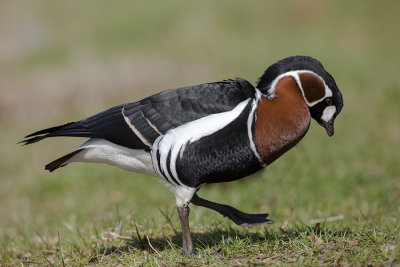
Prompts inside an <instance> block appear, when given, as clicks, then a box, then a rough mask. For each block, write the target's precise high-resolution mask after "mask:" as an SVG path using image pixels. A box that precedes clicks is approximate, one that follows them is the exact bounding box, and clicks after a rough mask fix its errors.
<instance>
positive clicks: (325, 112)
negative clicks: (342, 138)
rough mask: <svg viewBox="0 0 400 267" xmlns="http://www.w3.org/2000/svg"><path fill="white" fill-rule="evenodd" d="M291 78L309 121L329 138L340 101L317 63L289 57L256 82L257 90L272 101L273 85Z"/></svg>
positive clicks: (341, 102)
mask: <svg viewBox="0 0 400 267" xmlns="http://www.w3.org/2000/svg"><path fill="white" fill-rule="evenodd" d="M288 76H292V77H293V78H294V79H295V80H296V82H297V84H298V86H299V88H300V89H301V90H302V93H303V96H304V100H305V102H306V103H307V105H308V107H309V110H310V114H311V117H312V118H314V119H315V120H316V121H317V122H318V123H319V124H320V125H322V126H323V127H324V128H325V129H326V131H327V133H328V135H329V136H331V135H333V132H334V130H333V122H334V120H335V118H336V116H337V115H338V114H339V113H340V111H341V110H342V108H343V98H342V94H341V93H340V90H339V88H338V87H337V85H336V82H335V80H334V79H333V77H332V76H331V75H330V74H329V73H328V72H327V71H326V70H325V69H324V67H323V66H322V64H321V62H319V61H318V60H316V59H314V58H312V57H309V56H293V57H287V58H284V59H282V60H279V61H278V62H276V63H275V64H273V65H271V66H270V67H269V68H268V69H267V70H266V71H265V72H264V74H263V75H262V76H261V77H260V79H259V81H258V85H257V88H258V89H259V90H260V91H261V93H263V94H264V95H266V96H267V97H273V95H274V91H275V88H274V87H275V85H276V84H277V82H278V81H279V80H280V79H281V78H283V77H288Z"/></svg>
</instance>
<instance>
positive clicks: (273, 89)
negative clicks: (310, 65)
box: [269, 70, 333, 107]
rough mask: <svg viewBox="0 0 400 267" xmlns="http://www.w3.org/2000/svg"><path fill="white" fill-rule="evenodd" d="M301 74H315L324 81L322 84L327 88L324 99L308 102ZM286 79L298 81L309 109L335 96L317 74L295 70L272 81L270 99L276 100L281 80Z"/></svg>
mask: <svg viewBox="0 0 400 267" xmlns="http://www.w3.org/2000/svg"><path fill="white" fill-rule="evenodd" d="M300 73H311V74H314V75H316V76H317V77H319V78H320V79H321V80H322V82H323V83H324V86H325V96H324V97H323V98H321V99H319V100H316V101H313V102H308V101H307V98H306V97H305V95H304V90H303V87H302V85H301V82H300V76H299V74H300ZM286 77H292V78H293V79H294V80H295V81H296V83H297V86H298V87H299V88H300V91H301V94H302V95H303V98H304V101H306V103H307V105H308V106H309V107H312V106H314V105H316V104H318V103H319V102H321V101H322V100H323V99H324V98H326V97H330V96H332V95H333V94H332V90H331V89H330V88H329V87H328V85H326V83H325V81H324V79H322V78H321V77H320V76H319V75H318V74H316V73H315V72H313V71H310V70H294V71H288V72H285V73H283V74H281V75H279V76H278V77H276V79H275V80H274V81H272V83H271V86H270V89H269V92H270V95H271V96H270V98H274V97H275V92H276V86H277V84H278V83H279V81H280V80H281V79H283V78H286Z"/></svg>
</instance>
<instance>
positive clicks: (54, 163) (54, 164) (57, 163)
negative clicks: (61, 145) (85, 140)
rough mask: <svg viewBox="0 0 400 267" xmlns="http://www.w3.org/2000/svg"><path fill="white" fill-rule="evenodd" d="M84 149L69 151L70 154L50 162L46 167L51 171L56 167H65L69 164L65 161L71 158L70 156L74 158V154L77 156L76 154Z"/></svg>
mask: <svg viewBox="0 0 400 267" xmlns="http://www.w3.org/2000/svg"><path fill="white" fill-rule="evenodd" d="M84 149H85V148H78V149H77V150H75V151H73V152H71V153H69V154H67V155H65V156H62V157H61V158H59V159H56V160H55V161H52V162H50V163H49V164H47V165H46V166H45V168H44V169H45V170H48V171H49V172H52V171H54V170H55V169H58V168H60V167H64V166H65V165H67V164H65V162H66V161H67V160H69V159H70V158H72V157H73V156H75V155H76V154H78V153H79V152H81V151H82V150H84Z"/></svg>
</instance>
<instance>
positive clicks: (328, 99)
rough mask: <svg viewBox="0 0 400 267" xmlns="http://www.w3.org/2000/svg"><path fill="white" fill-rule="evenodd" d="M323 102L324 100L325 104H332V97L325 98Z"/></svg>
mask: <svg viewBox="0 0 400 267" xmlns="http://www.w3.org/2000/svg"><path fill="white" fill-rule="evenodd" d="M325 102H326V104H327V105H328V106H332V105H333V102H332V99H331V98H327V99H326V100H325Z"/></svg>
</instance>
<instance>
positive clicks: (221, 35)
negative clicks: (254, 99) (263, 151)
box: [0, 0, 400, 253]
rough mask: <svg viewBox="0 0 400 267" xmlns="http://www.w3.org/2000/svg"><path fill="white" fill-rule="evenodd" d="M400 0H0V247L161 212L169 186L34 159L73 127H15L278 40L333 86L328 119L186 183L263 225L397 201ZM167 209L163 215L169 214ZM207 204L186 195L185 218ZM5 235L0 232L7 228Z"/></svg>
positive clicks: (99, 168)
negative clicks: (276, 147)
mask: <svg viewBox="0 0 400 267" xmlns="http://www.w3.org/2000/svg"><path fill="white" fill-rule="evenodd" d="M399 14H400V2H399V1H396V0H393V1H384V3H383V2H382V1H317V0H308V1H258V0H257V1H232V0H229V1H227V0H224V1H197V2H194V1H131V2H119V3H116V2H115V1H4V0H3V1H0V129H1V130H0V140H1V141H0V142H1V156H0V158H1V160H0V237H1V240H3V242H5V241H4V240H8V241H10V240H12V242H11V243H10V244H20V245H15V247H16V248H15V250H21V251H22V252H21V253H23V251H24V250H29V248H27V247H28V246H29V245H21V244H23V243H24V242H27V241H29V242H35V240H34V239H35V235H34V234H32V233H39V234H38V235H46V234H48V236H56V234H57V231H60V232H61V234H64V232H66V231H67V230H66V229H67V228H68V227H67V228H66V225H72V226H74V227H82V228H90V227H91V225H98V227H100V229H103V228H106V226H104V225H107V222H108V221H111V220H113V218H115V216H116V213H117V216H123V217H129V218H132V219H134V220H136V221H138V222H142V223H143V224H146V223H149V224H151V225H157V224H158V222H160V221H162V220H163V216H162V215H161V213H160V212H159V211H158V208H160V209H162V210H172V209H173V208H174V203H175V200H174V198H173V196H172V194H171V193H170V192H169V191H168V189H167V188H165V187H164V185H163V184H162V183H161V182H160V181H158V180H157V179H155V178H152V177H149V176H146V175H141V174H134V173H127V172H124V171H121V170H118V169H117V168H115V167H111V166H104V165H98V164H72V165H69V166H68V167H66V168H62V169H60V170H57V171H56V172H54V173H51V174H50V173H48V172H46V171H44V165H45V164H46V163H48V162H50V161H52V160H53V159H55V158H57V157H59V156H62V155H64V154H66V153H67V152H70V151H71V150H72V149H74V148H75V147H77V146H78V145H80V143H82V142H83V141H84V139H68V138H57V139H49V140H45V141H43V142H40V143H38V144H34V145H32V146H26V147H20V146H19V145H17V144H16V143H17V142H18V141H20V140H21V139H22V138H23V136H25V135H26V134H29V133H31V132H34V131H36V130H40V129H43V128H47V127H50V126H54V125H58V124H63V123H65V122H69V121H74V120H79V119H82V118H85V117H87V116H90V115H92V114H95V113H97V112H99V111H102V110H104V109H107V108H109V107H111V106H114V105H117V104H121V103H125V102H132V101H136V100H139V99H141V98H142V97H145V96H147V95H150V94H153V93H156V92H159V91H161V90H165V89H169V88H175V87H180V86H187V85H193V84H199V83H204V82H210V81H219V80H223V79H227V78H233V77H243V78H246V79H248V80H249V81H250V82H253V84H254V83H255V82H256V81H257V79H258V77H259V76H260V75H261V74H262V73H263V71H264V70H265V69H266V68H267V67H268V66H269V65H271V64H272V63H274V62H275V61H277V60H279V59H281V58H284V57H287V56H290V55H298V54H301V55H310V56H313V57H315V58H317V59H319V60H320V61H321V62H322V63H323V64H324V66H325V68H326V69H327V70H328V71H329V72H330V73H331V74H332V75H333V77H334V78H335V79H336V82H337V84H338V86H339V88H340V89H341V91H342V94H343V98H344V108H343V110H342V113H341V114H340V115H339V116H338V118H337V120H336V123H335V126H336V131H335V135H334V136H333V137H332V138H328V136H327V135H326V133H325V131H324V129H322V128H321V127H319V126H318V125H316V123H312V126H311V128H310V131H309V133H308V134H307V135H306V137H305V138H304V139H303V140H302V142H300V144H299V145H298V146H296V147H295V148H294V149H292V150H291V151H289V152H288V153H287V154H285V155H284V156H283V157H282V158H280V159H279V160H278V161H277V162H275V163H274V164H272V165H271V166H269V167H268V168H267V170H265V171H262V172H260V173H258V174H256V175H254V176H252V177H250V178H246V179H243V180H240V181H237V182H234V183H229V184H222V185H213V186H205V187H204V188H203V189H202V190H201V191H200V195H201V196H205V197H207V198H209V199H211V200H214V201H217V202H223V203H230V204H231V205H233V206H235V207H237V208H239V209H242V210H245V211H249V212H269V213H270V216H271V218H273V219H274V220H275V221H276V225H278V226H279V225H282V224H283V223H284V222H285V221H287V222H288V223H289V224H290V223H292V224H294V223H299V222H304V223H309V221H310V220H312V219H315V218H321V217H322V218H323V217H329V216H337V215H343V216H344V222H345V223H356V222H358V221H359V220H363V219H365V218H371V217H374V216H375V217H376V216H377V217H379V218H383V219H385V218H386V219H388V220H395V221H398V220H399V219H400V218H399V212H400V200H399V196H400V105H399V103H400V79H399V62H400V52H399V48H400V34H399V27H400V19H399ZM175 219H176V218H175ZM214 220H219V221H222V222H223V223H225V222H226V223H228V222H227V221H226V220H225V219H222V217H221V216H220V215H217V214H215V213H213V212H211V211H207V210H204V209H201V208H194V209H193V212H192V214H191V221H192V222H193V223H194V225H196V224H197V225H207V224H208V223H211V222H213V221H214ZM8 241H7V242H8Z"/></svg>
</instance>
